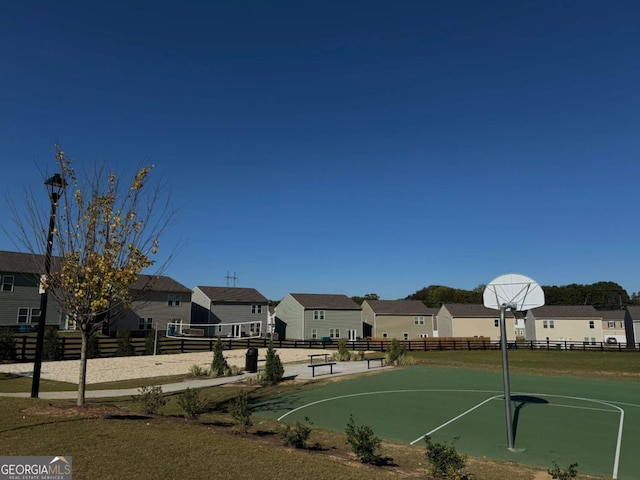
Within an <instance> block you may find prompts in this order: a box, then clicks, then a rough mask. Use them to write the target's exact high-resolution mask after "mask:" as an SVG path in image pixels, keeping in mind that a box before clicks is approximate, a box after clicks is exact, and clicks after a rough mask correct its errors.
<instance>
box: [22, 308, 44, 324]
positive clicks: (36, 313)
mask: <svg viewBox="0 0 640 480" xmlns="http://www.w3.org/2000/svg"><path fill="white" fill-rule="evenodd" d="M39 320H40V309H39V308H18V323H36V322H38V321H39Z"/></svg>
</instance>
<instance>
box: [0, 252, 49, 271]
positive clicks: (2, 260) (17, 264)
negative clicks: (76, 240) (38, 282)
mask: <svg viewBox="0 0 640 480" xmlns="http://www.w3.org/2000/svg"><path fill="white" fill-rule="evenodd" d="M59 260H60V258H59V257H52V258H51V268H52V269H55V264H56V263H57V261H59ZM0 272H11V273H31V274H35V275H40V274H41V273H44V255H38V254H35V253H22V252H8V251H6V250H0Z"/></svg>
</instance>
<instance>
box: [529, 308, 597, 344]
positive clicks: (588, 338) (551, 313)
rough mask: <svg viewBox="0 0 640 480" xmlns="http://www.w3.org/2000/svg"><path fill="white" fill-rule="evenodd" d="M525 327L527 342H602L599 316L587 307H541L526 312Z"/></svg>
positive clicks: (595, 311)
mask: <svg viewBox="0 0 640 480" xmlns="http://www.w3.org/2000/svg"><path fill="white" fill-rule="evenodd" d="M525 323H526V339H527V340H543V341H544V340H548V341H551V342H561V341H568V342H588V343H590V344H595V343H597V342H603V341H604V332H603V329H602V315H601V314H600V312H598V311H597V310H596V309H595V308H594V307H593V306H591V305H544V306H542V307H538V308H534V309H532V310H529V312H527V316H526V322H525Z"/></svg>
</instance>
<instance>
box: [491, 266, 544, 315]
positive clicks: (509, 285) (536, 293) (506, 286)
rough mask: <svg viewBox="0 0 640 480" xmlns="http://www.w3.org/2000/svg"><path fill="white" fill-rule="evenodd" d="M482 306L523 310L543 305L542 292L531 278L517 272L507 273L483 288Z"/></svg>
mask: <svg viewBox="0 0 640 480" xmlns="http://www.w3.org/2000/svg"><path fill="white" fill-rule="evenodd" d="M482 298H483V300H484V306H485V307H487V308H493V309H495V310H500V308H501V306H503V305H506V306H507V307H509V308H511V309H513V310H516V311H520V312H522V311H525V310H530V309H532V308H536V307H541V306H542V305H544V292H543V291H542V288H540V285H538V284H537V283H536V282H535V280H532V279H531V278H529V277H527V276H525V275H520V274H519V273H507V274H506V275H501V276H499V277H497V278H494V279H493V280H492V281H491V282H490V283H489V284H488V285H487V286H486V288H485V289H484V294H483V296H482Z"/></svg>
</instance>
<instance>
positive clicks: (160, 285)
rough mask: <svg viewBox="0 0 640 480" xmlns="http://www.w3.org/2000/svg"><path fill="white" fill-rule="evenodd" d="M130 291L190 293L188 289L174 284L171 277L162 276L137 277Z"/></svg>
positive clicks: (176, 283) (179, 284)
mask: <svg viewBox="0 0 640 480" xmlns="http://www.w3.org/2000/svg"><path fill="white" fill-rule="evenodd" d="M131 290H138V291H139V290H147V291H153V292H177V293H191V289H190V288H187V287H185V286H184V285H182V284H181V283H178V282H176V281H175V280H174V279H173V278H171V277H165V276H162V275H138V280H136V281H135V282H134V283H133V284H132V285H131Z"/></svg>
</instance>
